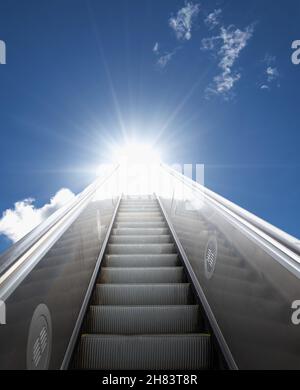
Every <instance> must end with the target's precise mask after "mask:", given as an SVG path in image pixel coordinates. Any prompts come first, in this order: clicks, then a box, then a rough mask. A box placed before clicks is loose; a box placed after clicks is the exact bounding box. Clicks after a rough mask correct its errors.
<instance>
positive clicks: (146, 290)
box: [92, 283, 193, 305]
mask: <svg viewBox="0 0 300 390" xmlns="http://www.w3.org/2000/svg"><path fill="white" fill-rule="evenodd" d="M192 298H193V297H192V294H191V291H190V284H189V283H180V284H175V283H174V284H145V285H143V284H97V285H96V288H95V291H94V296H93V300H92V301H93V304H94V305H188V304H191V303H193V300H192Z"/></svg>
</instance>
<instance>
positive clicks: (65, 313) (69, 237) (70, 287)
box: [0, 175, 118, 369]
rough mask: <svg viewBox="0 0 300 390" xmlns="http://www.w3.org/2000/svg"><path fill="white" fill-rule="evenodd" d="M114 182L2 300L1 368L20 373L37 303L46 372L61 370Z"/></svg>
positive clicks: (112, 202)
mask: <svg viewBox="0 0 300 390" xmlns="http://www.w3.org/2000/svg"><path fill="white" fill-rule="evenodd" d="M115 179H116V178H115V176H114V175H112V176H111V177H110V179H109V180H108V181H107V182H106V183H105V184H103V185H102V186H101V187H100V188H99V189H98V190H97V191H96V192H95V193H94V195H93V197H92V199H91V200H90V201H89V203H88V205H87V206H86V207H85V209H84V211H83V212H82V213H81V214H80V216H79V217H78V218H77V219H76V220H75V221H74V222H73V223H72V225H71V226H70V227H69V228H68V229H67V230H66V231H65V233H64V234H63V235H62V236H61V237H60V238H59V239H58V241H57V242H56V243H55V244H54V245H53V246H52V247H51V249H50V250H49V251H48V252H47V253H46V255H44V256H43V257H42V258H41V259H40V260H39V261H38V262H37V264H35V265H34V267H33V269H32V270H31V272H30V273H29V274H28V275H27V276H26V277H25V278H24V280H23V281H22V282H21V283H20V284H17V286H16V288H15V290H13V291H12V292H11V294H10V296H9V297H8V298H7V299H6V302H5V303H6V315H7V318H6V325H1V326H0V345H1V348H0V368H1V369H26V359H27V358H26V351H27V345H28V340H29V339H30V324H31V320H32V316H33V313H34V311H35V309H36V307H37V306H38V305H40V304H44V305H46V306H47V307H48V309H49V312H50V313H51V320H52V345H51V357H50V362H49V369H59V368H60V367H61V364H62V361H63V359H64V356H65V353H66V349H67V347H68V344H69V340H70V337H71V335H72V332H73V329H74V326H75V324H76V320H77V318H78V315H79V312H80V309H81V307H82V303H83V300H84V297H85V294H86V291H87V288H88V285H89V282H90V280H91V276H92V274H93V271H94V268H95V265H96V262H97V259H98V256H99V253H100V251H101V247H102V244H103V241H104V239H105V237H106V233H107V229H108V227H109V225H110V223H111V220H112V216H113V214H114V210H115V208H116V205H117V202H118V196H117V194H114V193H113V192H112V191H111V185H112V182H113V181H114V180H115ZM0 290H1V289H0ZM0 292H1V291H0Z"/></svg>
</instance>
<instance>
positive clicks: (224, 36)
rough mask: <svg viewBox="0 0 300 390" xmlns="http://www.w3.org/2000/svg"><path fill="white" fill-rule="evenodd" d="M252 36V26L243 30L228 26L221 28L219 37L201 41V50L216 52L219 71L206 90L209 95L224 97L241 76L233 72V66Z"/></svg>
mask: <svg viewBox="0 0 300 390" xmlns="http://www.w3.org/2000/svg"><path fill="white" fill-rule="evenodd" d="M252 35H253V26H252V25H250V26H248V27H246V28H245V29H244V30H240V29H238V28H235V27H234V26H229V27H227V28H225V27H221V30H220V35H218V36H214V37H211V38H205V39H203V40H202V49H204V50H215V49H216V50H217V52H216V55H217V57H218V58H219V64H218V66H219V68H220V69H221V73H220V74H219V75H217V76H216V77H214V83H213V85H212V86H211V87H210V88H208V92H209V93H214V94H224V95H226V94H227V93H228V92H229V91H230V90H231V89H232V88H233V87H234V84H235V83H236V82H237V81H238V80H240V78H241V74H240V73H238V72H235V71H234V70H233V66H234V64H235V62H236V61H237V59H238V58H239V56H240V53H241V51H242V50H243V49H244V48H245V47H246V46H247V43H248V41H249V39H250V38H251V37H252Z"/></svg>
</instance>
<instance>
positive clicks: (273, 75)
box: [266, 66, 279, 83]
mask: <svg viewBox="0 0 300 390" xmlns="http://www.w3.org/2000/svg"><path fill="white" fill-rule="evenodd" d="M266 73H267V78H268V82H269V83H271V82H272V81H273V80H276V79H277V78H278V77H279V72H278V70H277V68H272V67H271V66H268V67H267V70H266Z"/></svg>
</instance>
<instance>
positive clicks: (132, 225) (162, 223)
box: [114, 221, 167, 229]
mask: <svg viewBox="0 0 300 390" xmlns="http://www.w3.org/2000/svg"><path fill="white" fill-rule="evenodd" d="M114 227H115V228H116V229H123V228H134V229H136V228H140V229H148V228H154V229H157V228H166V227H167V224H166V222H165V221H158V222H156V221H150V222H143V221H140V222H132V221H129V222H124V221H123V222H116V223H115V225H114Z"/></svg>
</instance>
